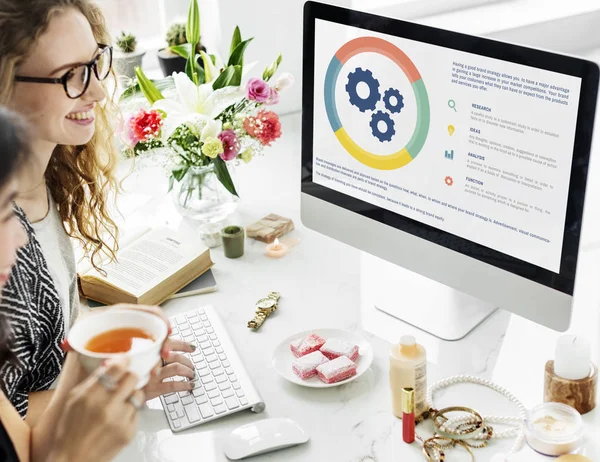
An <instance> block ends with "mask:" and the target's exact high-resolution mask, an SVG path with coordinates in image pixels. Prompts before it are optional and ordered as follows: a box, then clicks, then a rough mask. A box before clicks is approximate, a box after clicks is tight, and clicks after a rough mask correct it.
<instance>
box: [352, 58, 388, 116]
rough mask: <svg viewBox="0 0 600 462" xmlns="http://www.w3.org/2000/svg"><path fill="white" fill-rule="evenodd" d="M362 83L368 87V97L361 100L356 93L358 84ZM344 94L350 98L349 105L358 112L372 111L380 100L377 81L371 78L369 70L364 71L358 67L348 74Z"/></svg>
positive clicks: (371, 74)
mask: <svg viewBox="0 0 600 462" xmlns="http://www.w3.org/2000/svg"><path fill="white" fill-rule="evenodd" d="M362 82H364V83H366V84H367V85H368V87H369V96H368V97H367V98H361V97H360V96H359V95H358V93H357V91H356V88H357V87H358V84H359V83H362ZM346 92H347V93H348V96H349V97H350V104H352V105H353V106H356V107H357V108H358V110H359V111H360V112H365V111H372V110H374V109H375V106H377V103H378V102H379V100H380V99H381V93H379V81H378V80H377V79H376V78H375V77H373V73H372V72H371V71H370V70H368V69H367V70H366V71H365V70H363V69H362V68H360V67H357V68H356V69H355V70H354V72H350V73H349V74H348V83H347V84H346Z"/></svg>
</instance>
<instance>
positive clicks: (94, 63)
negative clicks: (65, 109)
mask: <svg viewBox="0 0 600 462" xmlns="http://www.w3.org/2000/svg"><path fill="white" fill-rule="evenodd" d="M98 48H100V53H98V54H97V55H96V56H95V57H94V59H92V60H91V61H89V62H87V63H78V64H76V65H75V66H73V67H71V69H69V70H68V71H67V72H65V73H64V74H63V75H62V76H61V77H58V78H52V77H26V76H21V75H17V76H15V81H16V82H25V83H52V84H62V86H63V89H64V90H65V94H66V95H67V97H68V98H70V99H78V98H81V97H82V96H83V95H85V92H86V91H87V90H88V88H89V87H90V82H91V80H92V70H93V71H94V75H95V76H96V78H97V79H98V81H99V82H102V81H103V80H106V79H107V78H108V76H109V74H110V70H111V69H112V63H113V47H112V46H111V45H105V44H103V43H99V44H98ZM107 49H109V50H110V62H109V63H108V73H107V74H106V77H104V78H103V79H100V76H99V75H98V60H99V59H100V57H101V56H102V55H103V54H104V53H106V50H107ZM81 66H85V67H87V70H88V74H87V75H88V78H87V82H86V84H85V87H84V88H83V90H82V91H81V93H80V94H79V95H78V96H71V95H69V90H68V89H67V84H68V77H69V74H70V73H71V72H73V70H75V69H77V68H78V67H81Z"/></svg>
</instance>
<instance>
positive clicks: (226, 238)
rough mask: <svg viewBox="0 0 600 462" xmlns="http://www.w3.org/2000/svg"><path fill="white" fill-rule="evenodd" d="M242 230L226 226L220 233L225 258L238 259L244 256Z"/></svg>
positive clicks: (237, 227) (238, 227)
mask: <svg viewBox="0 0 600 462" xmlns="http://www.w3.org/2000/svg"><path fill="white" fill-rule="evenodd" d="M244 234H245V233H244V228H242V227H241V226H227V227H226V228H223V230H222V231H221V239H223V251H224V252H225V256H226V257H227V258H239V257H241V256H242V255H244V237H245V236H244Z"/></svg>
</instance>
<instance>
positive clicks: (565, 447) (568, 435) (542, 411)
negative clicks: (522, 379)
mask: <svg viewBox="0 0 600 462" xmlns="http://www.w3.org/2000/svg"><path fill="white" fill-rule="evenodd" d="M525 436H526V439H527V443H528V444H529V446H531V448H532V449H533V450H535V451H537V452H539V453H540V454H543V455H545V456H561V455H563V454H579V453H580V452H581V450H582V448H583V419H582V418H581V414H579V412H577V411H576V410H575V409H573V408H572V407H571V406H567V405H566V404H560V403H543V404H540V405H538V406H536V407H534V408H533V409H531V410H530V411H529V415H528V417H527V422H526V425H525Z"/></svg>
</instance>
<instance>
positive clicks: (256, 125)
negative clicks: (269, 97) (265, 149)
mask: <svg viewBox="0 0 600 462" xmlns="http://www.w3.org/2000/svg"><path fill="white" fill-rule="evenodd" d="M244 129H245V130H246V131H247V132H248V134H249V135H250V136H253V137H254V138H256V139H258V140H259V141H260V142H261V143H262V144H263V145H264V146H270V145H271V143H272V142H273V141H275V140H276V139H278V138H279V137H280V136H281V122H280V121H279V117H278V116H277V114H275V113H274V112H272V111H265V110H264V109H262V110H260V111H259V112H258V114H257V115H256V116H251V117H247V118H246V120H244Z"/></svg>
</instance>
